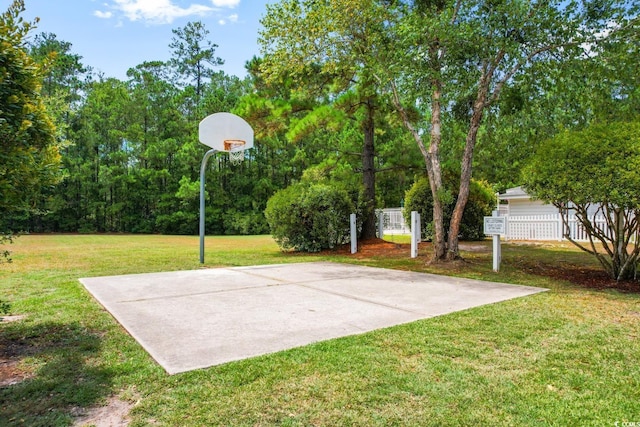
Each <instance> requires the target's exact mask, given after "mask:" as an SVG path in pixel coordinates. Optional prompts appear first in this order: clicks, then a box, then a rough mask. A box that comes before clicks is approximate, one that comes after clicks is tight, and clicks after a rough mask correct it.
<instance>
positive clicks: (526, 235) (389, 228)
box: [377, 208, 606, 241]
mask: <svg viewBox="0 0 640 427" xmlns="http://www.w3.org/2000/svg"><path fill="white" fill-rule="evenodd" d="M377 214H378V216H379V215H382V218H383V227H382V228H383V234H387V235H390V234H411V227H410V224H407V223H405V221H404V217H403V216H402V208H387V209H381V210H378V211H377ZM501 216H505V217H506V218H507V233H506V235H505V236H504V238H505V240H557V241H560V240H564V238H563V231H564V230H563V228H564V226H563V224H562V218H561V217H560V214H553V215H501ZM595 224H596V226H597V227H599V228H600V229H605V228H606V222H605V219H604V217H603V216H598V217H596V218H595ZM569 233H570V234H569V235H570V236H571V237H572V238H573V239H574V240H576V241H586V240H588V237H587V233H586V232H585V230H584V227H583V226H582V225H581V224H580V223H579V222H578V221H577V220H576V218H575V216H573V215H572V216H569Z"/></svg>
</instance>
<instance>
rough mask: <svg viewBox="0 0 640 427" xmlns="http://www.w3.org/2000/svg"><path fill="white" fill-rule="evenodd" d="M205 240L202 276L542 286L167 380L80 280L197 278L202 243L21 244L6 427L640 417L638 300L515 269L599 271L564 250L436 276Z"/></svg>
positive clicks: (400, 259)
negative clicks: (327, 274) (380, 274)
mask: <svg viewBox="0 0 640 427" xmlns="http://www.w3.org/2000/svg"><path fill="white" fill-rule="evenodd" d="M206 245H207V250H206V266H208V267H217V266H236V265H256V264H271V263H286V262H306V261H318V260H331V261H336V262H347V263H361V264H366V265H372V266H378V267H387V268H398V269H404V270H415V271H428V272H435V273H441V274H450V275H459V276H465V277H473V278H478V279H482V280H493V281H502V282H508V283H516V284H525V285H532V286H541V287H546V288H549V289H550V291H549V292H545V293H542V294H538V295H535V296H531V297H527V298H521V299H516V300H511V301H507V302H503V303H499V304H494V305H489V306H484V307H478V308H474V309H470V310H466V311H463V312H458V313H453V314H450V315H446V316H441V317H437V318H432V319H427V320H422V321H418V322H414V323H410V324H406V325H401V326H396V327H392V328H387V329H383V330H378V331H374V332H371V333H366V334H362V335H358V336H353V337H346V338H340V339H335V340H331V341H326V342H321V343H317V344H313V345H309V346H306V347H302V348H297V349H292V350H288V351H284V352H280V353H275V354H271V355H266V356H261V357H257V358H253V359H248V360H244V361H240V362H233V363H228V364H225V365H222V366H217V367H213V368H209V369H203V370H198V371H192V372H188V373H184V374H179V375H174V376H169V375H167V374H166V373H165V372H164V371H163V370H162V368H160V367H159V366H158V365H157V364H156V363H155V362H154V361H153V360H152V359H151V357H150V356H149V355H148V354H147V353H146V352H145V351H144V350H143V349H142V348H141V347H140V346H139V345H138V344H137V343H136V342H135V340H134V339H133V338H131V337H130V336H129V335H128V334H127V333H126V332H125V331H124V330H123V329H122V328H121V327H120V326H119V324H118V323H116V321H115V320H114V319H113V318H112V317H111V316H110V315H109V314H108V313H107V312H106V311H105V310H104V309H103V308H102V307H101V306H100V305H99V304H98V303H97V302H96V301H95V300H93V299H92V297H91V296H90V295H89V294H88V293H87V292H86V291H85V290H84V288H83V287H82V286H81V284H80V283H79V282H78V279H79V278H80V277H89V276H99V275H112V274H125V273H142V272H152V271H169V270H180V269H196V268H200V265H199V263H198V238H197V237H192V236H187V237H185V236H137V235H134V236H131V235H99V236H95V235H46V236H39V235H32V236H22V237H20V238H19V239H18V240H17V242H16V243H15V244H14V245H12V246H11V247H10V249H11V250H12V251H13V263H11V264H2V265H0V300H9V301H10V302H11V303H12V314H23V315H25V316H26V317H25V318H24V319H23V320H20V321H15V322H9V323H7V322H3V323H1V324H0V360H1V359H3V358H4V359H6V360H12V361H18V363H17V365H15V366H14V367H13V368H12V369H14V370H16V371H18V372H20V373H21V374H22V375H23V376H26V379H23V380H21V381H18V382H16V383H15V384H12V385H6V386H3V387H1V388H0V425H2V426H5V425H6V426H10V425H27V426H56V425H60V426H64V425H71V424H72V423H73V420H74V415H75V414H78V413H81V412H82V410H84V409H86V408H89V407H92V406H95V405H100V404H104V402H106V401H107V399H109V398H110V397H112V396H117V397H119V398H120V399H123V400H126V401H129V402H132V403H133V404H134V406H133V409H132V410H131V412H130V417H131V419H132V421H131V424H130V425H131V426H148V425H163V426H211V425H232V426H236V425H239V426H271V425H281V426H315V425H317V426H333V425H342V426H352V425H355V426H372V425H379V426H389V425H398V426H429V425H434V426H440V425H451V426H471V425H480V426H489V425H490V426H503V425H504V426H540V425H549V426H582V425H593V426H603V425H604V426H608V425H610V426H613V425H615V422H616V421H617V422H619V424H618V425H623V424H622V423H623V422H640V367H639V365H638V363H637V360H638V355H640V340H639V335H640V295H638V294H625V293H620V292H617V291H611V290H608V291H594V290H587V289H581V288H580V287H577V286H575V285H572V284H570V283H565V282H560V281H557V280H554V279H550V278H547V277H544V276H539V275H536V273H535V271H532V270H531V268H524V267H523V266H524V265H526V266H529V267H530V266H532V265H534V266H535V265H536V264H537V263H538V264H541V265H542V264H544V265H548V264H554V265H565V264H583V263H584V264H585V265H589V266H593V265H594V264H593V261H592V260H591V259H590V258H588V257H587V256H586V255H585V254H582V253H580V252H578V251H576V250H574V249H572V248H571V247H569V246H567V245H560V244H558V245H552V244H546V245H537V246H525V245H503V266H502V271H501V272H500V273H494V272H492V271H491V253H490V252H489V251H486V250H485V251H478V250H473V251H471V250H470V251H468V252H463V256H464V257H465V259H466V262H464V263H462V264H460V263H458V264H455V265H435V266H433V265H427V264H426V260H427V256H426V254H425V252H426V251H428V249H422V252H423V256H422V257H420V258H417V259H410V258H409V250H408V248H407V251H406V256H392V257H389V256H385V257H375V256H374V257H364V256H360V257H357V258H356V257H353V256H351V255H345V254H328V255H327V254H317V255H301V254H285V253H281V252H280V251H279V250H278V247H277V246H276V245H275V243H274V242H273V241H272V239H271V238H270V237H267V236H252V237H209V238H207V242H206ZM479 245H480V246H484V247H486V248H488V247H489V245H490V243H489V242H483V243H481V244H479ZM476 246H477V245H476ZM476 249H478V248H477V247H476ZM480 249H482V248H480ZM176 321H179V319H176ZM0 368H1V366H0Z"/></svg>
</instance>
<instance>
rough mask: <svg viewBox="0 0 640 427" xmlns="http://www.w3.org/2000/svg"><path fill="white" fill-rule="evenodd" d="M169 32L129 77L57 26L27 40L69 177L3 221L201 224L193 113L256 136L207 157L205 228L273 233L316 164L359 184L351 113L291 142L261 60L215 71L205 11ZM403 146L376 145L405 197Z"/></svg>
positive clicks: (387, 179) (135, 229)
mask: <svg viewBox="0 0 640 427" xmlns="http://www.w3.org/2000/svg"><path fill="white" fill-rule="evenodd" d="M173 32H174V38H173V42H172V43H171V45H170V46H169V47H168V48H169V49H171V52H172V59H171V60H170V61H168V62H161V61H155V62H145V63H143V64H140V65H138V66H136V67H135V68H132V69H130V70H129V71H128V73H127V76H128V80H126V81H121V80H118V79H114V78H104V77H102V76H101V75H100V74H97V73H95V72H93V70H92V69H91V67H89V66H87V65H85V64H83V63H82V58H81V57H80V56H78V55H77V54H74V53H73V50H72V45H71V44H70V43H68V42H65V41H62V40H59V39H58V38H57V37H56V35H55V34H39V35H37V36H36V37H35V38H34V39H33V40H32V42H31V43H30V46H29V54H30V55H31V57H32V58H34V59H35V60H36V61H37V62H39V63H40V64H43V70H44V75H43V84H42V96H43V97H44V100H45V103H46V105H47V108H48V111H49V113H50V115H51V116H52V117H53V119H54V122H55V124H56V128H57V138H58V140H59V146H60V147H61V148H60V155H61V162H62V169H63V177H62V180H61V181H60V183H59V184H58V185H55V186H49V187H47V188H42V189H41V190H40V191H39V192H38V194H32V195H31V197H30V205H29V206H28V208H27V209H23V210H21V211H18V212H13V213H10V214H6V215H3V217H2V218H1V220H0V221H1V222H2V224H0V225H1V227H2V228H3V229H5V230H14V231H29V232H87V233H88V232H131V233H178V234H191V233H197V230H198V203H199V170H200V163H201V160H202V157H203V154H204V153H205V152H206V150H207V149H208V147H206V146H204V145H203V144H201V143H200V142H199V141H198V123H199V122H200V120H202V119H203V118H204V117H206V116H207V115H209V114H212V113H215V112H220V111H231V112H236V113H238V114H241V115H243V116H244V117H245V118H246V119H247V120H248V121H249V122H250V123H251V124H252V125H253V126H254V130H255V132H256V141H255V144H254V148H253V149H251V150H250V151H248V152H247V153H246V154H245V156H246V158H245V160H244V161H243V162H242V163H241V164H240V165H237V166H236V165H232V164H230V162H229V161H228V157H227V156H226V154H217V155H216V156H215V157H214V158H213V159H211V160H210V162H209V165H210V167H209V170H208V171H207V175H206V176H207V182H206V188H207V197H208V199H207V205H206V206H207V207H206V210H207V232H208V233H210V234H259V233H268V232H269V230H268V227H267V224H266V220H265V218H264V214H263V211H264V209H265V207H266V202H267V200H268V199H269V197H270V196H271V195H273V194H274V192H275V191H277V190H278V189H282V188H286V187H287V186H289V185H290V184H291V183H292V182H294V181H297V180H299V179H300V178H301V177H302V174H303V172H304V171H305V170H308V169H309V168H310V167H311V166H317V165H322V166H320V167H319V168H320V169H322V170H323V172H321V174H324V175H327V174H331V175H334V176H335V175H341V176H342V178H343V179H344V181H348V182H350V183H353V184H354V185H356V187H357V183H358V179H357V175H358V173H359V171H358V163H359V155H358V151H359V149H358V148H357V146H358V144H359V141H360V138H359V134H360V131H359V129H357V128H356V127H354V126H353V125H351V124H350V123H348V122H347V123H342V124H341V125H340V126H338V127H334V128H331V129H326V128H322V127H317V128H316V129H314V130H313V131H312V132H310V133H309V134H308V135H306V136H304V137H298V138H296V141H295V143H292V142H291V140H290V139H288V138H287V135H286V132H287V129H286V127H287V123H288V122H289V120H290V119H291V117H289V118H287V119H286V122H287V123H280V124H278V123H276V121H277V120H275V119H274V118H268V117H266V116H265V114H266V113H265V112H261V111H259V110H258V109H256V103H259V102H262V103H263V102H264V101H268V100H269V97H271V98H273V99H276V98H277V99H281V95H280V94H278V93H272V94H271V95H269V94H267V92H268V91H270V90H272V89H269V88H266V87H265V88H264V89H263V90H262V91H260V89H259V86H260V83H259V80H260V79H259V72H258V71H257V65H258V63H259V60H258V59H254V60H253V62H250V63H248V64H247V66H248V70H249V77H247V78H245V79H239V78H238V77H236V76H230V75H227V74H225V73H224V72H222V71H219V70H217V68H218V66H219V65H221V64H222V63H223V60H222V59H220V58H217V57H216V56H215V48H216V47H217V46H216V45H215V44H213V43H212V42H211V41H209V39H208V31H207V29H206V28H205V27H204V26H203V25H202V24H201V23H200V22H193V23H189V24H188V25H187V26H185V27H184V28H179V29H176V30H174V31H173ZM280 92H282V93H284V92H283V91H280ZM258 99H259V100H261V101H257V100H258ZM273 102H276V103H277V102H278V101H275V100H274V101H273ZM287 104H288V105H289V103H288V102H287ZM303 111H304V107H300V111H299V112H298V114H299V115H300V114H303ZM247 114H251V115H252V116H253V117H246V116H247ZM290 116H291V115H290ZM283 120H284V119H283ZM261 126H262V127H261ZM267 127H270V128H268V129H267ZM274 127H276V128H278V129H274ZM388 134H389V135H390V136H388V137H384V138H382V139H383V140H384V139H387V140H388V141H389V142H391V139H392V138H395V137H396V136H397V134H398V132H395V133H394V131H393V130H389V131H388ZM406 145H407V146H405V147H404V148H402V151H401V152H395V150H390V151H389V152H388V153H386V154H385V153H384V151H381V152H380V153H379V154H380V155H379V158H378V163H379V165H378V166H380V169H381V172H380V174H379V178H380V182H381V188H382V189H383V191H381V192H380V194H384V195H385V196H384V197H382V198H381V200H380V203H381V204H382V205H384V204H388V205H391V206H398V205H399V204H400V203H401V200H402V197H403V191H404V190H405V189H406V188H408V186H410V185H411V183H412V182H413V174H414V173H416V172H417V171H419V169H420V166H419V157H418V153H417V148H416V147H413V146H411V145H410V144H406ZM350 147H351V148H350ZM387 159H388V160H387ZM384 169H386V172H385V171H384ZM354 175H355V177H354ZM345 185H349V184H347V183H345ZM356 197H357V194H356Z"/></svg>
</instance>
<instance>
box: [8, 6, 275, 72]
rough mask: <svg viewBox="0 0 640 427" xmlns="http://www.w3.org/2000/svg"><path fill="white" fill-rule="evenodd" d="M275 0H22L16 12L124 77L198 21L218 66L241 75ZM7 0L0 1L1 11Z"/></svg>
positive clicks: (163, 52) (162, 56) (91, 62)
mask: <svg viewBox="0 0 640 427" xmlns="http://www.w3.org/2000/svg"><path fill="white" fill-rule="evenodd" d="M275 1H276V0H25V7H26V10H25V12H23V14H22V16H23V17H24V18H25V19H27V20H32V19H33V18H34V17H36V16H37V17H39V18H40V22H39V23H38V26H37V28H36V29H35V30H34V32H32V35H36V34H40V33H42V32H46V33H54V34H56V35H57V37H58V40H63V41H67V42H70V43H71V44H72V45H73V48H72V50H73V53H76V54H78V55H80V56H82V58H83V59H82V63H83V64H84V65H88V66H92V67H93V68H94V69H95V70H96V71H101V72H103V73H104V75H105V76H106V77H116V78H118V79H121V80H126V78H127V77H126V73H127V70H128V69H129V68H132V67H135V66H136V65H138V64H141V63H142V62H144V61H154V60H160V61H166V60H167V59H169V57H170V56H171V51H170V49H169V43H171V39H172V37H173V33H172V32H171V30H172V29H175V28H179V27H184V26H185V25H186V24H187V23H188V22H189V21H202V22H203V23H204V25H205V27H206V28H207V29H208V30H209V39H210V40H211V41H212V42H214V43H215V44H217V45H218V48H217V49H216V54H217V56H219V57H220V58H222V59H223V60H224V61H225V65H223V66H222V70H223V71H224V72H225V73H227V74H233V75H237V76H239V77H244V76H245V75H246V71H245V69H244V64H245V62H246V61H248V60H249V59H251V58H252V57H253V56H254V55H259V53H260V52H259V48H258V42H257V39H258V29H259V27H260V22H259V21H260V18H261V17H262V16H263V15H264V13H265V11H266V6H265V5H266V3H274V2H275ZM11 3H12V2H11V0H0V10H1V11H5V10H6V9H7V7H8V6H9V5H10V4H11Z"/></svg>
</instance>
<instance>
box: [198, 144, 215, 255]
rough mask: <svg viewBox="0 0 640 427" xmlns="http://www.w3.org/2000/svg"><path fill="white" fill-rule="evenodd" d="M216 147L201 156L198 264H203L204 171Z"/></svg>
mask: <svg viewBox="0 0 640 427" xmlns="http://www.w3.org/2000/svg"><path fill="white" fill-rule="evenodd" d="M215 152H216V149H211V150H209V151H207V152H206V153H205V155H204V157H203V158H202V165H201V166H200V264H204V173H205V172H206V170H207V161H208V160H209V157H211V156H212V155H213V154H215Z"/></svg>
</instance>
